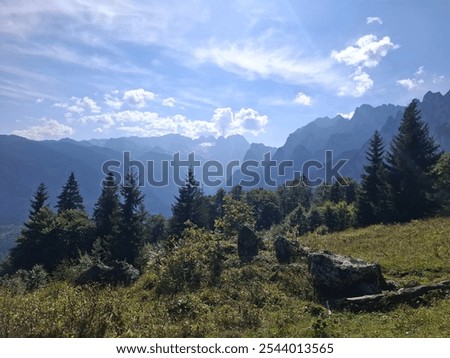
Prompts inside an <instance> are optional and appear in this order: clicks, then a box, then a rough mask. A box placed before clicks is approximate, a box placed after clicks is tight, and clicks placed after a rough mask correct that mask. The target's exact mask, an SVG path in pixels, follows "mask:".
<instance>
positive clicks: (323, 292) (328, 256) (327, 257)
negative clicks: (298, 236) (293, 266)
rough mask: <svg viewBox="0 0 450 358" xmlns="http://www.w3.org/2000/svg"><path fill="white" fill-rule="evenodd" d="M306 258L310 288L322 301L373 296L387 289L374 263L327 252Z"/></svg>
mask: <svg viewBox="0 0 450 358" xmlns="http://www.w3.org/2000/svg"><path fill="white" fill-rule="evenodd" d="M308 259H309V271H310V274H311V277H312V281H313V285H314V288H315V290H316V293H317V294H318V296H319V298H320V299H322V300H328V299H338V298H344V297H356V296H364V295H374V294H378V293H381V291H382V290H383V289H385V288H386V287H387V286H386V281H385V279H384V277H383V274H382V272H381V267H380V265H379V264H377V263H368V262H365V261H362V260H356V259H353V258H351V257H347V256H341V255H335V254H332V253H331V252H327V251H320V252H314V253H311V254H310V255H309V257H308Z"/></svg>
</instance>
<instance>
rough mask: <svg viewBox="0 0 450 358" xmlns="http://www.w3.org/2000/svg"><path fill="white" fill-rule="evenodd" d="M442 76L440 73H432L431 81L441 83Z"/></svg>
mask: <svg viewBox="0 0 450 358" xmlns="http://www.w3.org/2000/svg"><path fill="white" fill-rule="evenodd" d="M444 78H445V77H444V76H442V75H433V83H434V84H438V83H441V82H442V81H443V80H444Z"/></svg>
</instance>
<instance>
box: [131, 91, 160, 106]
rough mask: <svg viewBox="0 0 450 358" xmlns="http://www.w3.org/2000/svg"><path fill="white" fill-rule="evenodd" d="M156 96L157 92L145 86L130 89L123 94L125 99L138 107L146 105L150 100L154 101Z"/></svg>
mask: <svg viewBox="0 0 450 358" xmlns="http://www.w3.org/2000/svg"><path fill="white" fill-rule="evenodd" d="M155 98H156V94H155V93H153V92H150V91H146V90H144V89H143V88H139V89H133V90H128V91H125V92H124V94H123V100H124V101H125V102H127V103H128V104H130V105H133V106H136V107H137V108H144V107H146V106H147V105H148V102H150V101H153V100H154V99H155Z"/></svg>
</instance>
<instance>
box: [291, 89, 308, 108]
mask: <svg viewBox="0 0 450 358" xmlns="http://www.w3.org/2000/svg"><path fill="white" fill-rule="evenodd" d="M294 103H297V104H301V105H303V106H310V105H311V104H312V100H311V97H310V96H308V95H306V94H304V93H303V92H299V93H297V95H296V96H295V99H294Z"/></svg>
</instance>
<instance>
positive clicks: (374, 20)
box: [367, 16, 383, 25]
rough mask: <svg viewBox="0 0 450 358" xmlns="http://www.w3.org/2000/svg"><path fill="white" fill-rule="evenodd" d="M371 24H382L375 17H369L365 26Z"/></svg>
mask: <svg viewBox="0 0 450 358" xmlns="http://www.w3.org/2000/svg"><path fill="white" fill-rule="evenodd" d="M373 23H378V24H380V25H381V24H382V23H383V21H382V20H381V19H380V18H379V17H377V16H369V17H368V18H367V25H369V24H373Z"/></svg>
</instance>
